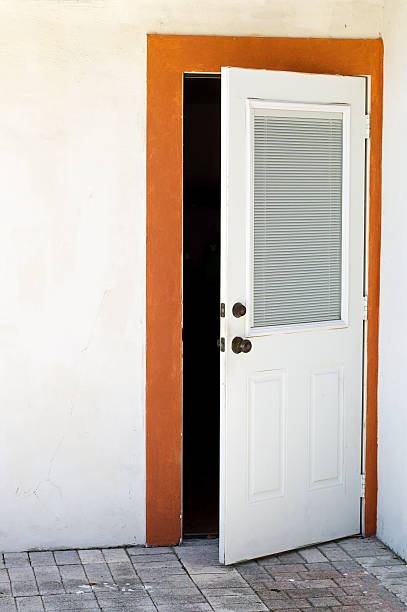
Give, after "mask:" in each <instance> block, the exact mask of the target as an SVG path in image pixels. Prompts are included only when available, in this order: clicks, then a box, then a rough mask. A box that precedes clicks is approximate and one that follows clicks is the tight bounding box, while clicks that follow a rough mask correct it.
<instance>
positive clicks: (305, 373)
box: [220, 68, 366, 563]
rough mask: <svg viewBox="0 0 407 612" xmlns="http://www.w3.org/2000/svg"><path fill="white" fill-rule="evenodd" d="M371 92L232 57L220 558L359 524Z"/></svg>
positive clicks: (353, 80)
mask: <svg viewBox="0 0 407 612" xmlns="http://www.w3.org/2000/svg"><path fill="white" fill-rule="evenodd" d="M365 100H366V79H365V78H364V77H344V76H331V75H314V74H300V73H289V72H274V71H266V70H249V69H240V68H223V69H222V213H221V215H222V221H221V224H222V229H221V243H222V244H221V302H222V306H221V343H220V346H221V454H220V462H221V473H220V560H221V562H224V563H233V562H236V561H240V560H244V559H251V558H255V557H260V556H263V555H268V554H273V553H277V552H281V551H284V550H289V549H293V548H297V547H300V546H305V545H309V544H312V543H316V542H323V541H327V540H332V539H335V538H339V537H344V536H349V535H352V534H356V533H359V532H360V493H361V427H362V425H361V424H362V354H363V318H364V308H363V305H364V299H363V298H364V296H363V278H364V214H365V212H364V211H365V138H366V121H365ZM222 349H224V350H222Z"/></svg>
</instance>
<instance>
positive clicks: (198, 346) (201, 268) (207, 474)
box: [183, 74, 221, 536]
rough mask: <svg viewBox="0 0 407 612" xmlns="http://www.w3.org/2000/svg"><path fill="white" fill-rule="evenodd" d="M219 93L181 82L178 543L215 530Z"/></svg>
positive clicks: (198, 81)
mask: <svg viewBox="0 0 407 612" xmlns="http://www.w3.org/2000/svg"><path fill="white" fill-rule="evenodd" d="M220 86H221V81H220V75H198V74H193V75H187V74H186V75H185V76H184V120H183V130H184V139H183V142H184V149H183V154H184V170H183V172H184V183H183V198H184V202H183V206H184V210H183V214H184V220H183V264H184V268H183V531H184V536H192V535H194V536H206V535H212V534H217V533H218V530H219V349H218V348H217V344H216V341H217V338H218V336H219V306H220V305H219V301H220Z"/></svg>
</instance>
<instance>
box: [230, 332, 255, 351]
mask: <svg viewBox="0 0 407 612" xmlns="http://www.w3.org/2000/svg"><path fill="white" fill-rule="evenodd" d="M251 350H252V343H251V342H250V340H247V338H246V340H245V339H244V338H240V336H236V338H233V340H232V351H233V352H234V353H248V352H249V351H251Z"/></svg>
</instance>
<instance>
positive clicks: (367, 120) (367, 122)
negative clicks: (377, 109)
mask: <svg viewBox="0 0 407 612" xmlns="http://www.w3.org/2000/svg"><path fill="white" fill-rule="evenodd" d="M365 138H370V115H365Z"/></svg>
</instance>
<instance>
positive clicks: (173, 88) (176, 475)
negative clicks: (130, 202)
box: [146, 34, 383, 545]
mask: <svg viewBox="0 0 407 612" xmlns="http://www.w3.org/2000/svg"><path fill="white" fill-rule="evenodd" d="M222 65H223V66H239V67H245V68H263V69H269V70H289V71H294V72H311V73H320V74H346V75H350V76H360V75H369V76H370V77H371V137H370V174H369V177H368V178H369V198H368V202H369V212H370V215H369V225H368V245H367V249H368V259H367V262H368V263H367V268H368V270H367V276H368V278H367V284H368V294H369V324H368V326H367V349H366V372H367V377H366V410H365V418H366V436H365V438H366V442H365V450H364V460H365V465H366V494H365V504H364V505H365V508H364V515H363V519H364V525H365V527H364V532H365V534H366V535H372V534H374V533H375V532H376V505H377V371H378V314H379V288H380V220H381V138H382V91H383V44H382V41H381V39H359V40H358V39H324V38H319V39H318V38H314V39H312V38H302V39H301V38H262V37H230V36H225V37H223V36H178V35H158V34H150V35H148V37H147V245H146V246H147V252H146V256H147V268H146V275H147V276H146V543H147V545H170V544H177V543H179V542H180V540H181V537H182V531H181V519H182V343H181V342H182V341H181V321H182V78H183V74H184V73H185V72H189V73H191V72H212V73H214V72H219V71H220V67H221V66H222ZM163 220H165V222H163Z"/></svg>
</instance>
